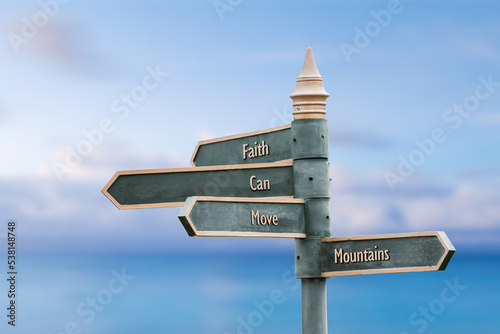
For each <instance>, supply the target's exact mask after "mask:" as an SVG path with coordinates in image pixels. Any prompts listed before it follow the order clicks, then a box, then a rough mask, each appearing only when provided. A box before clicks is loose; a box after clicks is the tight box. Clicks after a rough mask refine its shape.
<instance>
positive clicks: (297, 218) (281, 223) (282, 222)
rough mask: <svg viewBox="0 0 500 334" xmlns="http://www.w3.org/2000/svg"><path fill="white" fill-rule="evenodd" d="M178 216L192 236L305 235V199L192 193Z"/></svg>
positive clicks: (302, 236) (297, 236)
mask: <svg viewBox="0 0 500 334" xmlns="http://www.w3.org/2000/svg"><path fill="white" fill-rule="evenodd" d="M179 220H180V221H181V222H182V224H183V225H184V228H185V229H186V231H187V233H188V234H189V235H190V236H205V237H273V238H305V237H306V235H305V228H304V223H305V218H304V200H302V199H292V198H238V197H234V198H232V197H189V198H188V199H187V200H186V203H185V204H184V207H183V208H182V209H181V212H180V213H179Z"/></svg>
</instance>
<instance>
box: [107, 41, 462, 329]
mask: <svg viewBox="0 0 500 334" xmlns="http://www.w3.org/2000/svg"><path fill="white" fill-rule="evenodd" d="M328 96H329V95H328V93H327V92H326V91H325V90H324V88H323V78H322V77H321V75H320V74H319V72H318V69H317V67H316V63H315V62H314V57H313V54H312V50H311V49H310V48H308V49H307V52H306V57H305V60H304V65H303V67H302V71H301V72H300V74H299V76H298V77H297V86H296V89H295V92H294V93H293V94H292V95H291V96H290V97H291V98H292V100H293V116H294V120H293V122H292V124H289V125H285V126H280V127H276V128H271V129H265V130H260V131H255V132H249V133H244V134H240V135H234V136H228V137H222V138H216V139H212V140H206V141H202V142H199V143H198V145H197V146H196V149H195V151H194V153H193V156H192V158H191V165H192V166H193V167H189V168H170V169H149V170H139V171H137V170H134V171H122V172H117V173H116V174H115V175H114V176H113V177H112V178H111V180H110V181H109V182H108V184H107V185H106V186H105V187H104V189H103V190H102V192H103V193H104V195H106V197H108V198H109V199H110V200H111V202H113V204H115V205H116V206H117V207H118V208H119V209H138V208H158V207H168V206H182V209H181V211H180V213H179V220H180V221H181V222H182V224H183V226H184V228H185V229H186V232H187V233H188V235H189V236H211V237H230V236H232V237H268V238H269V237H271V238H295V276H296V277H297V278H299V279H301V282H302V333H304V334H326V333H327V332H328V324H327V323H328V321H327V312H326V305H327V303H326V279H327V278H329V277H334V276H345V275H362V274H379V273H402V272H416V271H434V270H444V269H445V268H446V266H447V265H448V263H449V261H450V259H451V257H452V256H453V253H454V252H455V248H454V247H453V245H452V244H451V242H450V240H449V239H448V237H447V236H446V234H445V233H444V232H417V233H403V234H387V235H372V236H357V237H340V238H335V237H334V238H332V237H331V229H330V177H329V173H328V170H329V162H328V157H329V145H328V125H327V122H326V119H325V115H326V99H327V98H328Z"/></svg>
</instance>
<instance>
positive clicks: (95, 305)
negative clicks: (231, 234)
mask: <svg viewBox="0 0 500 334" xmlns="http://www.w3.org/2000/svg"><path fill="white" fill-rule="evenodd" d="M18 260H19V266H18V276H17V282H16V284H17V286H16V289H17V291H16V293H17V295H16V321H15V327H13V326H11V325H8V324H7V322H8V321H9V318H8V317H6V315H7V313H8V310H7V309H6V306H7V301H8V298H7V290H8V285H7V284H6V281H5V280H4V281H3V282H2V284H1V285H0V287H1V289H2V290H3V291H2V293H1V296H2V298H1V299H0V301H1V303H2V310H3V311H2V313H4V314H2V317H1V319H3V320H2V324H1V325H0V328H1V333H26V334H28V333H29V334H33V333H39V334H60V333H68V334H69V333H106V334H132V333H133V334H136V333H193V334H195V333H196V334H198V333H214V334H239V333H245V334H253V333H255V334H257V333H261V334H267V333H269V334H270V333H273V334H277V333H287V334H289V333H301V289H300V281H299V280H297V279H295V278H294V272H293V253H287V254H267V253H265V252H262V251H260V252H258V253H256V254H237V253H235V254H225V253H205V254H194V253H193V254H140V255H137V254H135V255H126V254H120V255H109V254H92V255H75V254H66V255H50V254H38V255H27V254H26V255H22V254H21V255H20V256H19V259H18ZM499 277H500V256H499V255H484V254H482V255H472V254H471V255H467V254H461V253H456V254H455V256H454V258H453V259H452V261H451V262H450V264H449V265H448V268H447V269H446V271H442V272H427V273H405V274H382V275H363V276H346V277H339V278H331V279H329V280H328V284H327V289H328V290H327V291H328V292H327V293H328V302H327V303H328V325H329V332H330V333H345V334H355V333H384V334H387V333H393V334H413V333H428V334H431V333H464V334H465V333H467V334H469V333H498V332H499V328H500V289H499V288H498V282H499Z"/></svg>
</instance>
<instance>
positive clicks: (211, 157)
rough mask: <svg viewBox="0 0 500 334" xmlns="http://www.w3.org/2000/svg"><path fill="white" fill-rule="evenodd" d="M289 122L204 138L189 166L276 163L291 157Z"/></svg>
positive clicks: (197, 146)
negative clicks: (263, 128) (241, 132)
mask: <svg viewBox="0 0 500 334" xmlns="http://www.w3.org/2000/svg"><path fill="white" fill-rule="evenodd" d="M290 143H291V125H290V124H288V125H284V126H278V127H275V128H270V129H265V130H260V131H254V132H247V133H243V134H239V135H233V136H227V137H220V138H215V139H210V140H204V141H201V142H199V143H198V145H196V148H195V150H194V153H193V156H192V157H191V165H193V166H218V165H241V164H255V163H266V162H275V161H281V160H288V159H291V158H292V147H291V144H290Z"/></svg>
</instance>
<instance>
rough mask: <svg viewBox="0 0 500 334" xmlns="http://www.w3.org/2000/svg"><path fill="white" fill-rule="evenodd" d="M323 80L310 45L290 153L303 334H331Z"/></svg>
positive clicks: (301, 76) (295, 94)
mask: <svg viewBox="0 0 500 334" xmlns="http://www.w3.org/2000/svg"><path fill="white" fill-rule="evenodd" d="M328 96H329V94H328V93H327V92H326V91H325V90H324V88H323V78H322V77H321V75H320V74H319V72H318V69H317V67H316V63H315V61H314V57H313V54H312V50H311V48H308V49H307V51H306V57H305V60H304V65H303V67H302V70H301V72H300V74H299V76H298V77H297V86H296V89H295V92H293V94H292V95H290V97H291V99H292V100H293V116H294V121H293V122H292V157H293V171H294V188H295V197H296V198H303V199H304V202H305V227H306V238H305V239H296V241H295V276H296V277H297V278H300V279H301V281H302V333H303V334H327V333H328V319H327V312H326V278H323V277H321V269H322V268H321V254H322V253H321V238H322V237H329V236H331V230H330V178H329V174H328V166H329V164H328V157H329V145H328V126H327V122H326V119H325V114H326V111H325V109H326V99H327V98H328Z"/></svg>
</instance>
